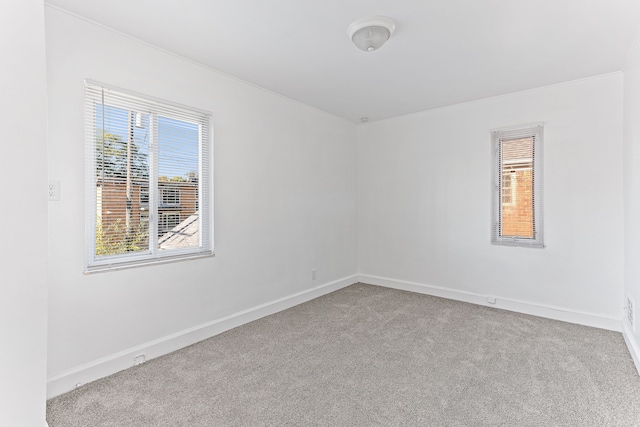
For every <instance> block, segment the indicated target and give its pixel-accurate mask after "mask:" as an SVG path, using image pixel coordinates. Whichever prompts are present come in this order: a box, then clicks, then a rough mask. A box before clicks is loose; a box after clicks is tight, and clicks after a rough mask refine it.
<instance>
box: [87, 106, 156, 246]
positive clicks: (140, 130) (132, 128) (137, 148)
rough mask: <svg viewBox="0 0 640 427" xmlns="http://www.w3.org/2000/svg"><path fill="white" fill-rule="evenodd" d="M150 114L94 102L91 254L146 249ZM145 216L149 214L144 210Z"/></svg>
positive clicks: (147, 233)
mask: <svg viewBox="0 0 640 427" xmlns="http://www.w3.org/2000/svg"><path fill="white" fill-rule="evenodd" d="M147 124H148V116H144V115H142V114H137V113H135V112H133V111H129V110H126V109H122V108H117V107H112V106H109V105H104V106H103V105H101V104H96V115H95V129H96V145H95V148H96V150H95V162H96V163H95V164H96V215H97V218H96V230H95V232H96V246H95V255H96V256H97V257H99V256H105V255H118V254H124V253H131V252H141V251H148V250H149V231H148V222H147V223H144V222H141V213H142V212H143V211H145V209H148V206H145V203H144V199H145V196H144V191H146V192H147V193H146V194H147V196H146V197H147V199H146V205H148V188H149V155H148V153H149V130H148V126H147ZM147 218H148V213H147Z"/></svg>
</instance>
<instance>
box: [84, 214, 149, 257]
mask: <svg viewBox="0 0 640 427" xmlns="http://www.w3.org/2000/svg"><path fill="white" fill-rule="evenodd" d="M148 248H149V230H148V227H146V226H145V225H144V224H138V225H137V226H135V227H131V230H127V227H126V225H125V224H124V223H123V221H122V220H121V219H118V220H116V221H115V222H113V223H111V224H108V225H106V226H103V224H102V221H101V220H100V218H97V219H96V256H101V255H118V254H124V253H129V252H140V251H145V250H147V249H148Z"/></svg>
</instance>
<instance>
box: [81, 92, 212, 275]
mask: <svg viewBox="0 0 640 427" xmlns="http://www.w3.org/2000/svg"><path fill="white" fill-rule="evenodd" d="M210 119H211V118H210V114H209V113H207V112H204V111H201V110H198V109H195V108H190V107H185V106H181V105H178V104H174V103H170V102H167V101H163V100H159V99H156V98H152V97H147V96H144V95H140V94H136V93H134V92H130V91H126V90H123V89H118V88H113V87H110V86H106V85H104V84H101V83H98V82H93V81H90V80H87V81H85V127H86V138H85V139H86V200H87V205H86V236H87V256H86V259H87V262H86V271H87V272H91V271H100V270H109V269H115V268H123V267H129V266H136V265H144V264H148V263H153V262H161V261H170V260H178V259H185V258H193V257H201V256H209V255H212V254H213V226H212V222H213V221H212V206H211V205H212V200H213V199H212V194H211V193H212V189H211V177H212V174H211V169H212V159H211V144H212V143H211V132H210Z"/></svg>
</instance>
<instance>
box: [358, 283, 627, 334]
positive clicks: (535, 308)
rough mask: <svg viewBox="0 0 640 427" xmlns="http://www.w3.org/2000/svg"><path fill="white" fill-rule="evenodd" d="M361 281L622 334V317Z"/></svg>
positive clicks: (434, 288)
mask: <svg viewBox="0 0 640 427" xmlns="http://www.w3.org/2000/svg"><path fill="white" fill-rule="evenodd" d="M358 281H359V282H362V283H368V284H371V285H377V286H385V287H387V288H393V289H400V290H403V291H410V292H416V293H420V294H426V295H433V296H436V297H442V298H448V299H453V300H457V301H464V302H469V303H472V304H477V305H484V306H487V307H492V308H499V309H503V310H509V311H515V312H518V313H524V314H530V315H533V316H538V317H545V318H548V319H554V320H562V321H564V322H569V323H577V324H579V325H585V326H592V327H595V328H600V329H607V330H610V331H616V332H620V331H621V330H622V318H621V317H620V318H614V317H607V316H602V315H599V314H593V313H585V312H580V311H575V310H571V309H567V308H562V307H554V306H548V305H542V304H536V303H531V302H526V301H519V300H514V299H509V298H500V297H499V296H496V295H482V294H476V293H472V292H466V291H460V290H456V289H450V288H443V287H439V286H430V285H425V284H422V283H414V282H406V281H403V280H395V279H390V278H386V277H378V276H369V275H362V274H361V275H359V276H358ZM490 296H491V297H494V298H496V303H495V304H490V303H488V302H487V298H488V297H490Z"/></svg>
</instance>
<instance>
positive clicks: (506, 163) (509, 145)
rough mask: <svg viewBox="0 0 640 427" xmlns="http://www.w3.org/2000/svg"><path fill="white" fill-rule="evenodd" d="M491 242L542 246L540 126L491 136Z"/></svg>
mask: <svg viewBox="0 0 640 427" xmlns="http://www.w3.org/2000/svg"><path fill="white" fill-rule="evenodd" d="M493 148H494V159H495V161H494V167H495V173H496V179H495V192H496V194H497V197H495V203H496V206H494V218H493V235H492V242H493V243H499V244H510V245H520V246H542V180H541V178H542V169H541V155H542V126H541V125H539V126H534V127H530V128H529V127H527V128H523V129H514V130H504V131H495V132H494V133H493Z"/></svg>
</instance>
